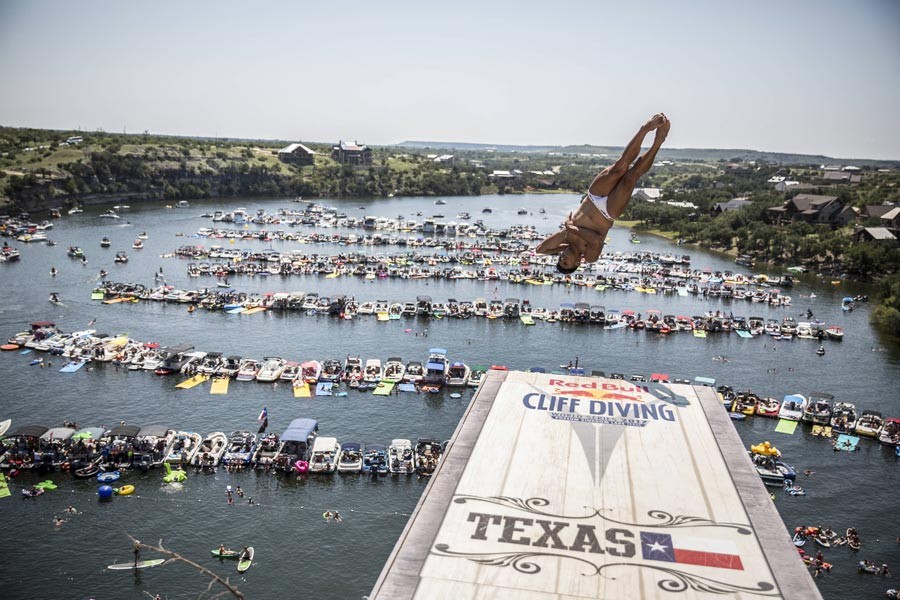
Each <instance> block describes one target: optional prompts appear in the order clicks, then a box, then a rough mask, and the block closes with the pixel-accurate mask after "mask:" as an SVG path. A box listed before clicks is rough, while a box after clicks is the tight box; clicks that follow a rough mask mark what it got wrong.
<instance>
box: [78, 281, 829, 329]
mask: <svg viewBox="0 0 900 600" xmlns="http://www.w3.org/2000/svg"><path fill="white" fill-rule="evenodd" d="M224 287H227V286H226V285H223V288H224ZM91 298H92V299H94V300H100V301H103V302H104V303H106V304H115V303H120V302H136V301H140V300H150V301H156V302H166V303H176V304H188V305H190V306H191V307H193V306H198V307H200V308H204V309H207V310H213V311H219V310H221V311H225V312H227V313H230V314H239V313H248V312H251V311H252V312H259V311H262V310H276V311H293V312H299V313H301V314H306V315H309V316H312V315H331V316H333V317H335V318H339V319H344V320H352V319H354V318H357V317H359V316H367V315H370V316H371V315H374V316H375V317H376V318H377V319H378V320H379V321H391V320H399V319H401V318H412V317H420V318H427V319H443V318H457V319H468V318H472V317H476V318H487V319H505V320H512V321H514V320H518V321H520V322H522V323H523V324H525V325H534V323H535V321H546V322H548V323H556V322H562V323H577V324H593V325H598V326H602V327H605V328H607V329H620V328H630V329H636V330H647V331H649V332H653V333H660V334H664V335H665V334H669V333H677V332H680V331H681V332H693V333H694V334H695V335H697V336H701V337H702V336H703V335H705V334H706V333H720V332H725V333H727V332H735V333H737V335H740V336H741V337H756V336H759V335H763V334H765V335H768V336H769V337H771V338H773V339H780V340H791V339H793V338H794V337H798V338H800V339H812V340H823V339H826V338H827V339H833V340H838V341H839V340H841V339H843V336H844V331H843V328H841V327H839V326H827V325H826V324H825V323H823V322H821V321H817V320H810V321H801V322H798V321H796V320H795V319H794V318H793V317H784V318H782V319H774V318H768V319H767V318H764V317H760V316H750V317H745V316H735V315H734V314H732V313H728V314H726V313H725V312H723V311H718V310H717V311H706V312H705V313H704V314H702V315H692V316H686V315H675V314H662V313H661V312H660V311H658V310H655V309H650V310H648V311H646V314H644V313H636V312H635V311H633V310H623V311H621V312H620V311H619V310H617V309H607V308H606V307H605V306H601V305H599V304H588V303H587V302H574V303H572V302H563V303H561V304H560V305H559V306H558V307H556V308H544V307H537V306H532V305H531V302H530V301H529V300H527V299H524V300H523V299H519V298H506V299H505V300H500V299H492V300H487V299H486V298H475V299H474V300H462V301H460V300H457V299H455V298H449V299H448V300H447V301H446V302H439V301H434V300H433V299H432V297H431V296H427V295H420V296H417V297H416V300H415V301H412V300H409V301H405V302H399V301H388V300H374V301H373V300H367V301H363V302H359V301H357V300H356V299H355V298H353V297H348V296H345V295H343V294H336V295H331V296H324V295H322V296H320V295H319V294H318V293H317V292H267V293H263V294H258V295H257V294H247V293H243V292H236V291H234V290H233V289H230V288H228V289H205V288H204V289H200V290H182V289H176V288H174V287H172V286H166V285H162V286H157V287H147V286H144V285H142V284H135V283H124V282H111V281H104V282H103V283H102V284H101V285H100V286H98V287H97V288H95V289H94V290H93V292H92V294H91Z"/></svg>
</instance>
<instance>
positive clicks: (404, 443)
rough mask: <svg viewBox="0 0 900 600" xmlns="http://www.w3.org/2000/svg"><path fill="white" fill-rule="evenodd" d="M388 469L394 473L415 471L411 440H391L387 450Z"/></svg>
mask: <svg viewBox="0 0 900 600" xmlns="http://www.w3.org/2000/svg"><path fill="white" fill-rule="evenodd" d="M387 459H388V471H390V472H391V473H392V474H395V475H398V474H399V475H404V474H405V475H412V474H413V473H414V472H415V470H416V469H415V464H414V459H413V448H412V442H410V441H409V440H404V439H395V440H392V441H391V445H390V446H388V452H387Z"/></svg>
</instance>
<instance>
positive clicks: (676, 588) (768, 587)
mask: <svg viewBox="0 0 900 600" xmlns="http://www.w3.org/2000/svg"><path fill="white" fill-rule="evenodd" d="M431 553H432V554H435V555H437V556H447V557H455V558H465V559H467V560H470V561H472V562H476V563H479V564H482V565H490V566H494V567H512V568H513V569H515V570H516V571H518V572H519V573H523V574H525V575H535V574H537V573H540V572H541V566H540V565H539V564H537V562H534V559H539V558H541V557H547V558H566V559H569V560H574V561H577V562H580V563H583V564H585V565H587V566H589V567H590V569H589V571H588V572H586V573H582V575H584V576H589V577H590V576H595V575H599V576H601V577H609V575H607V574H605V573H604V571H605V570H607V569H611V568H613V567H632V568H637V569H652V570H654V571H659V572H660V573H663V574H665V575H666V576H667V577H664V578H662V579H660V580H659V581H657V582H656V585H657V586H658V587H659V588H660V589H661V590H664V591H666V592H684V591H686V590H688V589H690V590H694V591H696V592H704V593H707V594H736V593H745V594H754V595H758V596H780V595H781V594H780V593H779V592H778V591H777V590H776V589H775V586H774V585H773V584H771V583H769V582H768V581H758V582H756V586H755V587H749V586H742V585H737V584H734V583H729V582H727V581H719V580H716V579H712V578H710V577H702V576H700V575H694V574H692V573H685V572H684V571H679V570H678V569H672V568H669V567H663V566H657V565H645V564H639V563H621V562H620V563H607V564H603V565H597V564H595V563H593V562H591V561H589V560H586V559H584V558H580V557H577V556H569V555H566V554H558V553H555V552H456V551H454V550H451V549H450V546H449V545H448V544H436V545H435V546H434V548H433V550H432V551H431ZM611 579H613V580H615V577H611Z"/></svg>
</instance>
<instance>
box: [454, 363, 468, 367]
mask: <svg viewBox="0 0 900 600" xmlns="http://www.w3.org/2000/svg"><path fill="white" fill-rule="evenodd" d="M450 366H451V367H464V366H466V365H464V364H463V363H461V362H455V363H453V364H452V365H450Z"/></svg>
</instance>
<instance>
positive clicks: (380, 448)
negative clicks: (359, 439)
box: [366, 443, 385, 452]
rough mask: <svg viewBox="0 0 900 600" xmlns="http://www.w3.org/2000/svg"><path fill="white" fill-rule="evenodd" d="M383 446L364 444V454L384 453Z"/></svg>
mask: <svg viewBox="0 0 900 600" xmlns="http://www.w3.org/2000/svg"><path fill="white" fill-rule="evenodd" d="M384 451H385V446H384V444H369V443H367V444H366V452H384Z"/></svg>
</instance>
